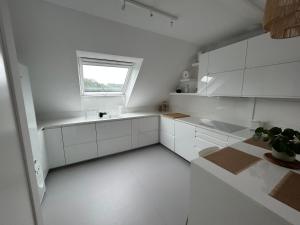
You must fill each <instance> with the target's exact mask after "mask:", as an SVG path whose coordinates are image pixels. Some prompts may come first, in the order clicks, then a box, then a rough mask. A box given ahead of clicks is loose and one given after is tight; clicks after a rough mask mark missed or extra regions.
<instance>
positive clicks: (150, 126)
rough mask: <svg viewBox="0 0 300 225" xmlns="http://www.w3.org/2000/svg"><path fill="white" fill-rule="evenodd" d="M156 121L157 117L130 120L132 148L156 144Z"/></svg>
mask: <svg viewBox="0 0 300 225" xmlns="http://www.w3.org/2000/svg"><path fill="white" fill-rule="evenodd" d="M158 120H159V117H158V116H155V117H146V118H139V119H133V120H132V148H139V147H142V146H147V145H151V144H156V143H158V141H159V137H158V133H159V130H158V126H159V121H158Z"/></svg>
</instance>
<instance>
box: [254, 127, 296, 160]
mask: <svg viewBox="0 0 300 225" xmlns="http://www.w3.org/2000/svg"><path fill="white" fill-rule="evenodd" d="M255 137H256V138H257V139H262V140H263V141H266V142H269V144H270V145H271V146H272V156H273V157H274V158H276V159H280V160H283V161H287V162H293V161H295V159H296V154H300V133H299V131H295V130H293V129H290V128H287V129H284V130H282V129H281V128H279V127H273V128H271V129H270V130H266V129H264V128H263V127H259V128H257V129H256V130H255Z"/></svg>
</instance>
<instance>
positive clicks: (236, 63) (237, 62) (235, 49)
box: [208, 41, 247, 73]
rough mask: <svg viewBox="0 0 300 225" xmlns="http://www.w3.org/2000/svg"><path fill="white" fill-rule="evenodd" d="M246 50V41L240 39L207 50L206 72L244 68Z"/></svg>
mask: <svg viewBox="0 0 300 225" xmlns="http://www.w3.org/2000/svg"><path fill="white" fill-rule="evenodd" d="M246 51H247V41H241V42H238V43H235V44H232V45H228V46H226V47H223V48H219V49H217V50H214V51H211V52H209V68H208V72H209V73H220V72H227V71H232V70H240V69H244V67H245V58H246Z"/></svg>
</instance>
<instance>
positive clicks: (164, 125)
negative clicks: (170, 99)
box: [160, 116, 175, 136]
mask: <svg viewBox="0 0 300 225" xmlns="http://www.w3.org/2000/svg"><path fill="white" fill-rule="evenodd" d="M160 130H161V132H165V133H167V134H169V135H173V136H174V130H175V127H174V120H173V119H170V118H166V117H163V116H162V117H161V118H160Z"/></svg>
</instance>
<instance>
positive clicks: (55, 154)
mask: <svg viewBox="0 0 300 225" xmlns="http://www.w3.org/2000/svg"><path fill="white" fill-rule="evenodd" d="M44 137H45V145H46V151H47V159H48V166H49V169H52V168H56V167H60V166H64V165H65V164H66V160H65V152H64V144H63V138H62V131H61V128H52V129H46V130H45V131H44Z"/></svg>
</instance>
